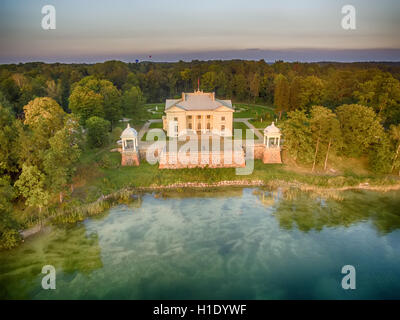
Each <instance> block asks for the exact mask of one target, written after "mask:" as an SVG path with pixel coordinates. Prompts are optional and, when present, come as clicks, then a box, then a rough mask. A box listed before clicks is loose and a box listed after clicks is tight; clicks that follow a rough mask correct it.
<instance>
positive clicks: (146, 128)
mask: <svg viewBox="0 0 400 320" xmlns="http://www.w3.org/2000/svg"><path fill="white" fill-rule="evenodd" d="M157 122H162V119H150V120H147V122H146V123H145V124H144V125H143V127H142V128H141V129H140V131H139V134H138V135H139V136H138V140H139V143H140V141H141V140H142V138H143V136H144V134H145V133H146V132H147V131H148V130H149V127H150V125H151V124H152V123H157ZM142 142H143V141H142Z"/></svg>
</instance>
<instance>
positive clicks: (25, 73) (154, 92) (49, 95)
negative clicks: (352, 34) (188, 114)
mask: <svg viewBox="0 0 400 320" xmlns="http://www.w3.org/2000/svg"><path fill="white" fill-rule="evenodd" d="M198 79H200V88H201V89H203V90H205V91H215V92H216V95H217V97H218V98H221V99H223V98H226V99H232V100H233V102H234V103H235V102H246V103H253V104H264V105H270V106H274V108H275V109H274V110H275V112H276V117H277V118H279V119H280V120H282V121H281V122H280V124H281V126H282V130H283V134H284V145H285V148H286V149H287V150H288V152H289V154H290V155H291V156H292V157H293V159H294V160H295V161H296V162H298V163H303V164H306V165H309V166H312V171H314V169H315V167H316V166H318V165H319V166H321V167H323V168H324V169H326V168H327V163H328V161H329V156H330V155H331V154H340V155H342V156H345V157H362V156H363V157H368V159H369V165H370V169H371V171H373V172H375V173H378V174H396V173H399V170H400V156H399V150H400V64H398V63H346V64H344V63H286V62H282V61H277V62H275V63H273V64H268V63H266V62H265V61H263V60H261V61H241V60H232V61H192V62H183V61H180V62H177V63H152V62H141V63H123V62H120V61H108V62H105V63H97V64H59V63H57V64H45V63H39V62H37V63H25V64H13V65H1V66H0V148H1V151H0V174H1V176H0V238H1V241H0V247H4V248H8V247H12V246H13V245H14V244H15V243H16V242H17V241H18V232H17V231H16V230H17V229H18V223H17V222H16V219H15V217H13V211H14V210H13V209H15V206H23V207H27V208H35V210H37V212H39V214H40V213H41V212H42V211H43V209H45V208H46V207H47V206H48V205H49V203H51V202H54V201H55V200H54V199H55V198H57V200H56V201H59V203H62V202H63V197H64V193H65V192H66V190H68V189H69V188H73V185H72V184H71V181H72V178H73V176H74V173H75V170H76V167H77V165H78V163H79V161H80V156H81V154H82V150H84V149H85V148H88V147H89V148H99V147H101V146H103V145H104V144H105V141H106V139H107V132H112V131H113V128H114V127H115V124H116V122H117V121H118V120H119V119H120V118H121V117H122V116H129V117H133V118H134V117H135V114H137V113H138V112H139V109H140V107H141V106H142V105H143V104H144V103H145V102H149V103H150V102H162V101H164V99H166V98H174V97H179V96H180V93H181V92H182V91H192V90H193V89H194V88H197V83H198ZM262 116H263V115H261V117H262ZM82 128H85V130H82Z"/></svg>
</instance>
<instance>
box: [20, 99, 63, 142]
mask: <svg viewBox="0 0 400 320" xmlns="http://www.w3.org/2000/svg"><path fill="white" fill-rule="evenodd" d="M24 113H25V121H24V124H25V125H27V126H29V127H30V128H31V129H32V130H34V131H40V132H41V134H42V135H43V137H44V138H49V137H51V136H52V135H54V133H55V132H56V131H57V130H59V129H60V128H62V126H63V124H64V116H65V112H64V110H63V109H62V108H61V107H60V105H59V104H58V103H57V102H56V101H55V100H54V99H52V98H48V97H42V98H36V99H34V100H32V101H30V102H29V103H28V104H27V105H26V106H24Z"/></svg>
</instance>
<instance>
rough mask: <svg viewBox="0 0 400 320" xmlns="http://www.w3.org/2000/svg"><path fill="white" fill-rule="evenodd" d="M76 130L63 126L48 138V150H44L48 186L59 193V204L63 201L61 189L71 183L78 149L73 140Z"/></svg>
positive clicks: (77, 157) (78, 152)
mask: <svg viewBox="0 0 400 320" xmlns="http://www.w3.org/2000/svg"><path fill="white" fill-rule="evenodd" d="M75 130H76V128H74V127H72V128H71V126H65V127H64V128H62V129H61V130H59V131H57V132H56V134H55V135H54V136H53V137H52V138H50V140H49V143H50V148H49V149H48V150H46V153H45V157H44V168H45V172H46V174H47V182H48V185H49V186H51V189H52V190H53V191H58V192H59V198H60V203H61V202H62V201H63V189H64V188H65V187H66V185H68V184H69V183H70V182H71V179H72V176H73V173H74V172H75V169H76V163H77V161H78V159H79V155H80V149H79V146H78V144H77V142H76V140H75V139H74V134H75Z"/></svg>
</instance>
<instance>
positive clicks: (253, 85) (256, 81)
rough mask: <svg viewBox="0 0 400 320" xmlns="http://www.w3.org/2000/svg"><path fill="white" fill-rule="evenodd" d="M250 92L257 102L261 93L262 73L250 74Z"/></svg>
mask: <svg viewBox="0 0 400 320" xmlns="http://www.w3.org/2000/svg"><path fill="white" fill-rule="evenodd" d="M249 83H250V94H251V96H252V97H253V101H254V102H256V100H257V98H258V96H259V94H260V75H259V74H258V73H255V74H253V75H251V76H250V81H249Z"/></svg>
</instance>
